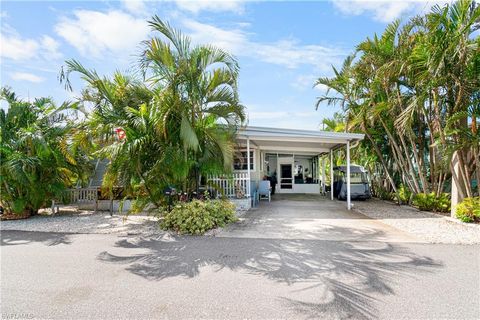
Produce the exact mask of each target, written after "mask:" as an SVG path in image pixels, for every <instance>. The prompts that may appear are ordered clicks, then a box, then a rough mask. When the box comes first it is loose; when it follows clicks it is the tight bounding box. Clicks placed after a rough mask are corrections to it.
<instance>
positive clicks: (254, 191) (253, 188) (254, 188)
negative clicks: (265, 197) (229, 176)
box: [250, 180, 259, 207]
mask: <svg viewBox="0 0 480 320" xmlns="http://www.w3.org/2000/svg"><path fill="white" fill-rule="evenodd" d="M250 197H251V198H252V207H256V206H257V205H258V201H259V199H258V184H257V181H254V180H252V181H250Z"/></svg>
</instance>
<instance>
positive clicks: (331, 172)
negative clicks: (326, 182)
mask: <svg viewBox="0 0 480 320" xmlns="http://www.w3.org/2000/svg"><path fill="white" fill-rule="evenodd" d="M330 200H333V151H332V150H330Z"/></svg>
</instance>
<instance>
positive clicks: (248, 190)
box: [247, 137, 251, 197]
mask: <svg viewBox="0 0 480 320" xmlns="http://www.w3.org/2000/svg"><path fill="white" fill-rule="evenodd" d="M247 175H248V183H247V193H248V196H249V197H250V181H251V180H250V138H249V137H247Z"/></svg>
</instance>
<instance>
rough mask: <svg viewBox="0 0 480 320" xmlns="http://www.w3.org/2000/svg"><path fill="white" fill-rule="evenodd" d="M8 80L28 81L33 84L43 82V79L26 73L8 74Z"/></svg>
mask: <svg viewBox="0 0 480 320" xmlns="http://www.w3.org/2000/svg"><path fill="white" fill-rule="evenodd" d="M9 75H10V78H12V79H13V80H15V81H28V82H33V83H39V82H43V81H45V78H42V77H39V76H37V75H34V74H33V73H28V72H12V73H10V74H9Z"/></svg>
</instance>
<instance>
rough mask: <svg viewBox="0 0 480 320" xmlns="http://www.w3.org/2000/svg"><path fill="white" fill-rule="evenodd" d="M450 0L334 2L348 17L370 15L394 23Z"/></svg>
mask: <svg viewBox="0 0 480 320" xmlns="http://www.w3.org/2000/svg"><path fill="white" fill-rule="evenodd" d="M448 2H451V1H449V0H439V1H421V0H390V1H385V0H376V1H375V0H373V1H372V0H369V1H366V0H346V1H345V0H333V4H334V6H335V7H336V8H337V9H338V10H339V11H340V12H341V13H343V14H346V15H356V16H358V15H362V14H368V15H371V16H372V17H373V19H374V20H377V21H380V22H385V23H388V22H392V21H393V20H395V19H397V18H400V17H402V16H404V15H415V14H419V13H425V12H428V11H429V10H430V8H431V7H432V6H433V5H435V4H440V5H443V4H445V3H448Z"/></svg>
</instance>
